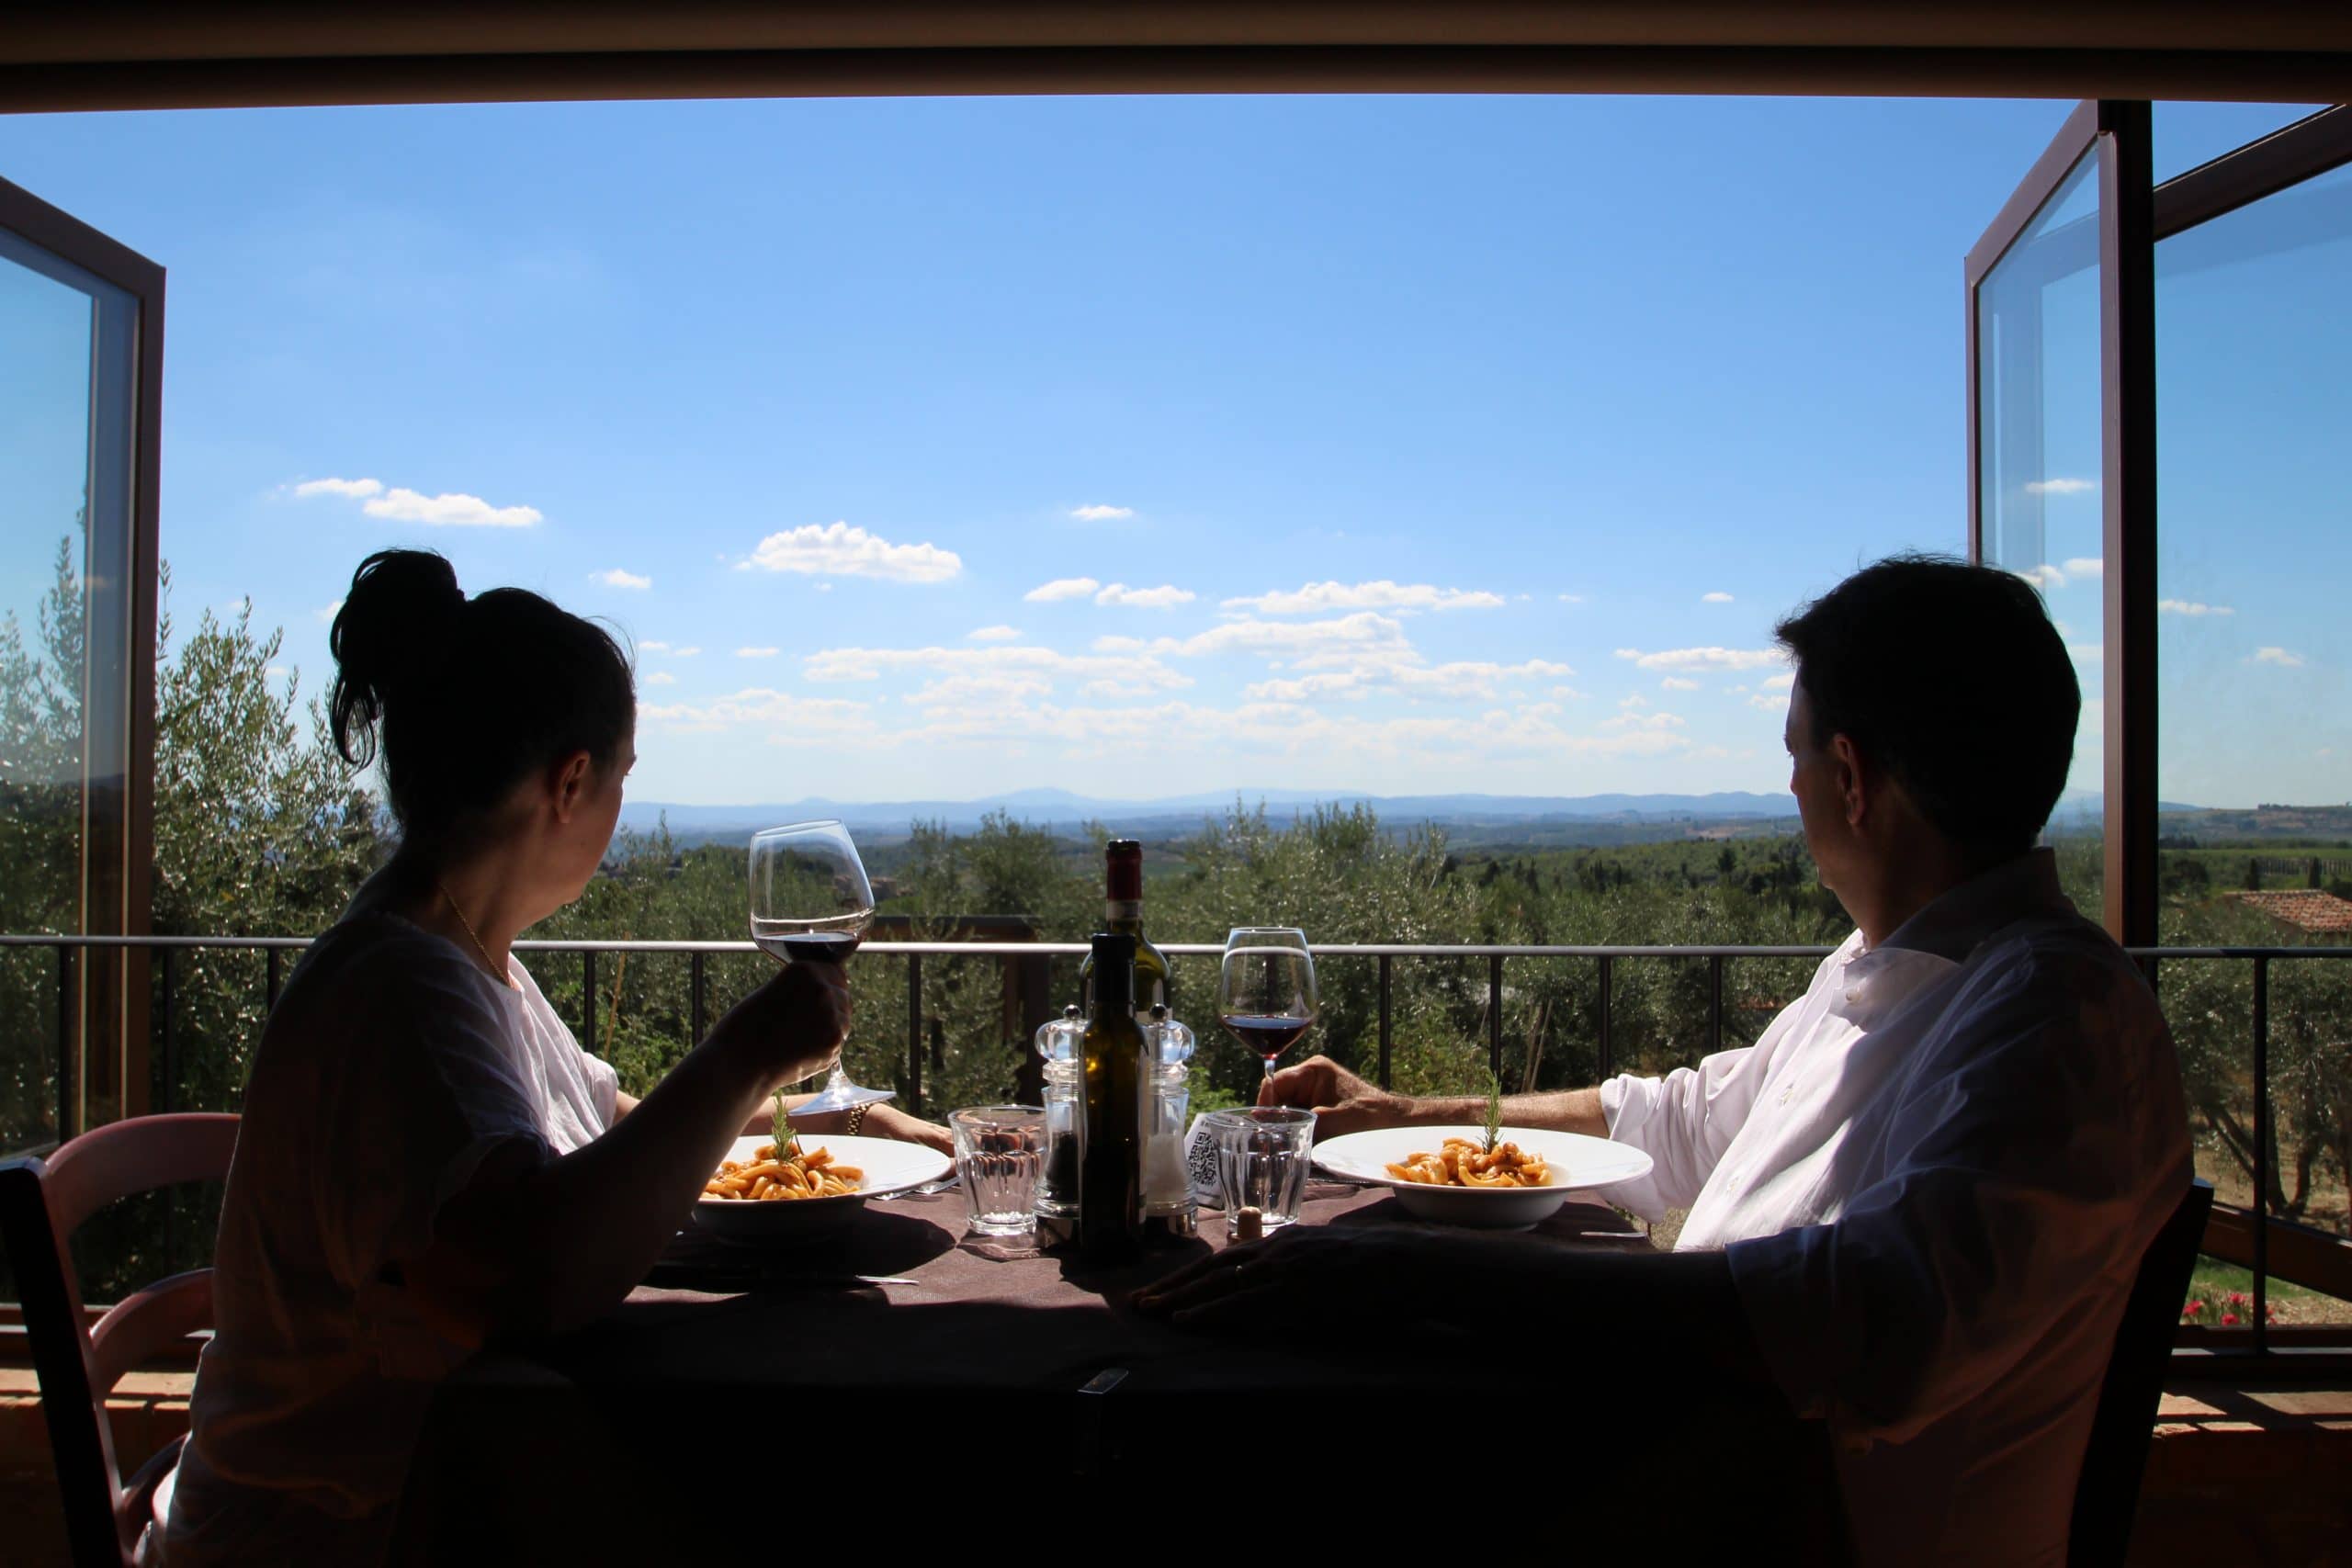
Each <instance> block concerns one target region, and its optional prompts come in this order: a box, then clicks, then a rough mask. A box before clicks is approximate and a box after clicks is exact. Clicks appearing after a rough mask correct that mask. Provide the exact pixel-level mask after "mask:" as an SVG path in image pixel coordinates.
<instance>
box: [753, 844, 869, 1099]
mask: <svg viewBox="0 0 2352 1568" xmlns="http://www.w3.org/2000/svg"><path fill="white" fill-rule="evenodd" d="M751 881H752V943H753V944H754V945H755V946H757V947H758V948H759V949H760V951H761V952H763V953H767V954H768V955H769V956H771V957H773V958H777V959H781V960H783V961H785V962H786V963H790V962H792V961H794V960H796V959H797V960H799V961H801V962H803V963H818V964H844V963H847V962H848V961H849V957H850V954H852V953H855V952H856V951H857V944H858V943H859V942H861V941H863V940H864V939H865V928H866V927H867V926H869V925H871V924H873V922H874V885H873V884H872V883H871V882H870V881H868V880H867V878H866V874H865V863H864V862H862V861H860V860H859V859H858V858H857V846H856V845H855V844H854V843H853V842H852V841H851V840H850V836H849V829H847V828H844V827H842V825H841V823H839V822H837V821H833V820H831V819H830V818H829V819H826V820H823V821H817V822H795V823H791V824H789V825H787V826H786V827H782V828H768V829H763V830H762V831H760V832H758V833H754V834H753V835H752V861H751ZM846 1043H847V1042H846V1041H844V1042H843V1044H846ZM890 1098H891V1095H890V1091H888V1090H887V1089H862V1088H860V1087H859V1086H858V1085H856V1084H854V1083H852V1082H850V1078H849V1073H848V1070H847V1069H846V1068H844V1067H843V1066H842V1062H841V1056H840V1055H839V1054H838V1053H836V1054H835V1055H834V1057H833V1062H832V1068H831V1073H830V1074H829V1075H828V1076H827V1077H826V1080H825V1087H824V1089H823V1090H822V1091H821V1092H820V1093H819V1094H818V1096H817V1097H816V1098H815V1099H814V1100H809V1101H808V1102H807V1103H805V1104H802V1105H798V1106H796V1107H794V1108H793V1110H792V1112H791V1114H793V1115H794V1116H815V1115H820V1114H822V1113H823V1112H825V1111H847V1110H849V1109H850V1108H851V1107H852V1106H857V1105H871V1104H873V1103H874V1102H875V1101H876V1100H888V1099H890Z"/></svg>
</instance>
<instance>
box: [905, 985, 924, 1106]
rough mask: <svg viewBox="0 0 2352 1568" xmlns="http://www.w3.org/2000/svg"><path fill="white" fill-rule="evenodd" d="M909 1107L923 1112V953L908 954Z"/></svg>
mask: <svg viewBox="0 0 2352 1568" xmlns="http://www.w3.org/2000/svg"><path fill="white" fill-rule="evenodd" d="M907 1109H908V1110H909V1111H911V1112H913V1113H914V1114H915V1115H917V1116H920V1115H922V953H908V954H907Z"/></svg>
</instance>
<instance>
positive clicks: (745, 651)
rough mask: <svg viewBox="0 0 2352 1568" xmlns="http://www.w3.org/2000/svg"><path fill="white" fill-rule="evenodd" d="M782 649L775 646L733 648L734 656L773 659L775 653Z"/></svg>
mask: <svg viewBox="0 0 2352 1568" xmlns="http://www.w3.org/2000/svg"><path fill="white" fill-rule="evenodd" d="M783 651H784V650H783V649H777V648H739V649H736V650H735V657H736V658H738V659H774V658H775V656H776V655H777V654H779V653H781V652H783Z"/></svg>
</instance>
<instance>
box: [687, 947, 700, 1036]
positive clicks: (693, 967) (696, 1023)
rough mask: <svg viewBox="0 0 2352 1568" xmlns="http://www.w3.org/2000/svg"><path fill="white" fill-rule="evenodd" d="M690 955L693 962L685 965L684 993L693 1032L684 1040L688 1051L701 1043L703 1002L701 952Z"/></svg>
mask: <svg viewBox="0 0 2352 1568" xmlns="http://www.w3.org/2000/svg"><path fill="white" fill-rule="evenodd" d="M691 956H692V958H693V962H692V963H691V964H688V965H687V968H688V971H689V973H688V976H687V979H686V993H687V997H688V1000H687V1003H686V1014H687V1018H688V1021H689V1022H690V1024H691V1026H692V1028H693V1030H694V1034H693V1037H692V1038H691V1039H689V1040H688V1041H687V1042H686V1049H687V1050H689V1051H691V1050H693V1049H694V1048H695V1046H697V1045H699V1044H701V1043H702V1006H703V1003H702V956H703V955H702V954H701V953H699V952H696V953H694V954H692V955H691Z"/></svg>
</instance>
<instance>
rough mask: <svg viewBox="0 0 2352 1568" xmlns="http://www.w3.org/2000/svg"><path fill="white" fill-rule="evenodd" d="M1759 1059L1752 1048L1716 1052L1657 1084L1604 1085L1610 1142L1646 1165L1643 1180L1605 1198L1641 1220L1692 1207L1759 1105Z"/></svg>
mask: <svg viewBox="0 0 2352 1568" xmlns="http://www.w3.org/2000/svg"><path fill="white" fill-rule="evenodd" d="M1756 1051H1757V1047H1755V1046H1752V1045H1750V1046H1743V1047H1741V1048H1740V1049H1738V1050H1736V1051H1719V1052H1717V1053H1716V1054H1715V1055H1712V1056H1709V1057H1707V1058H1705V1059H1704V1060H1702V1062H1700V1064H1699V1065H1698V1066H1696V1067H1677V1068H1675V1069H1674V1071H1672V1072H1670V1073H1668V1074H1667V1075H1666V1076H1665V1077H1662V1078H1648V1077H1637V1076H1635V1075H1634V1074H1631V1073H1625V1074H1621V1075H1620V1076H1618V1077H1613V1078H1610V1079H1608V1080H1607V1081H1605V1082H1603V1083H1602V1084H1601V1086H1600V1113H1601V1115H1602V1116H1603V1117H1604V1118H1605V1119H1606V1120H1607V1122H1608V1123H1609V1136H1610V1138H1611V1141H1613V1142H1615V1143H1620V1144H1630V1145H1633V1146H1634V1148H1637V1149H1640V1150H1641V1151H1642V1152H1643V1153H1644V1154H1646V1155H1648V1156H1650V1161H1651V1166H1650V1173H1649V1174H1648V1175H1647V1176H1645V1177H1641V1178H1638V1179H1634V1180H1632V1181H1621V1182H1619V1183H1617V1184H1616V1185H1615V1186H1613V1187H1608V1188H1603V1189H1602V1193H1603V1195H1604V1196H1606V1197H1607V1198H1608V1199H1609V1201H1611V1202H1612V1203H1617V1204H1621V1205H1623V1207H1625V1208H1628V1209H1631V1210H1632V1211H1633V1212H1634V1213H1637V1214H1639V1215H1641V1216H1642V1217H1643V1218H1644V1219H1645V1220H1657V1219H1659V1218H1661V1217H1663V1216H1664V1215H1665V1213H1666V1212H1667V1211H1668V1209H1687V1208H1689V1207H1690V1206H1691V1204H1693V1203H1695V1202H1697V1201H1699V1190H1700V1189H1701V1188H1702V1187H1704V1186H1705V1185H1706V1184H1707V1178H1708V1176H1709V1175H1710V1174H1711V1173H1712V1172H1713V1170H1714V1168H1715V1162H1716V1161H1718V1160H1720V1159H1721V1158H1723V1153H1724V1149H1725V1148H1726V1147H1727V1146H1729V1145H1730V1143H1731V1140H1732V1138H1733V1136H1734V1134H1736V1133H1738V1131H1739V1126H1740V1123H1741V1122H1742V1121H1744V1120H1745V1119H1746V1117H1747V1110H1748V1107H1749V1106H1751V1105H1753V1104H1754V1103H1755V1102H1756V1085H1755V1081H1754V1080H1755V1077H1756V1076H1757V1075H1756V1073H1755V1071H1754V1070H1753V1067H1754V1063H1753V1061H1752V1058H1753V1057H1754V1056H1755V1055H1756Z"/></svg>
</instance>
